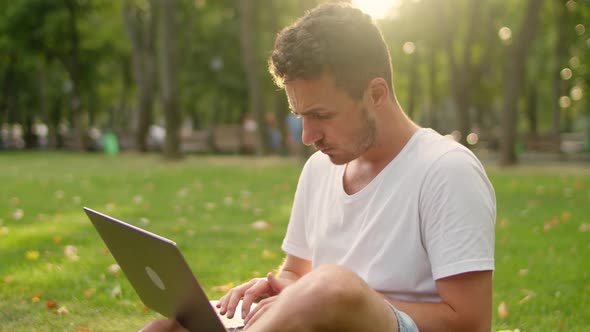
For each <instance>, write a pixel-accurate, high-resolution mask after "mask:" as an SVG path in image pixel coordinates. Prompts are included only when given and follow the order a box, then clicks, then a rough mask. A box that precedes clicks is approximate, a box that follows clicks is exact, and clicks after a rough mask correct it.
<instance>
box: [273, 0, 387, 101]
mask: <svg viewBox="0 0 590 332" xmlns="http://www.w3.org/2000/svg"><path fill="white" fill-rule="evenodd" d="M269 71H270V73H271V74H272V75H273V78H274V81H275V83H276V84H277V86H279V87H281V88H283V87H284V85H285V83H288V82H289V81H293V80H297V79H315V78H318V77H319V76H320V75H322V74H323V73H328V74H330V75H331V76H332V77H333V78H334V81H335V82H336V85H337V86H338V87H340V88H342V89H343V90H344V91H345V92H346V93H348V95H350V96H351V97H352V98H355V99H360V98H362V96H363V93H364V91H365V89H366V88H367V84H368V83H369V81H370V80H371V79H374V78H376V77H382V78H383V79H385V80H386V81H387V83H388V84H389V88H390V92H391V94H392V96H393V95H394V89H393V82H392V77H391V76H392V69H391V58H390V55H389V50H388V49H387V46H386V44H385V41H384V40H383V36H382V34H381V31H380V30H379V28H378V27H377V26H376V25H375V22H374V21H373V20H372V19H371V17H370V16H369V15H367V14H364V13H363V12H361V11H360V10H359V9H357V8H354V7H352V6H350V4H347V3H342V2H331V3H326V4H323V5H320V6H318V7H316V8H315V9H313V10H311V11H310V12H308V13H307V14H306V15H305V16H303V17H301V18H300V19H298V20H297V21H296V22H295V23H293V24H292V25H291V26H288V27H286V28H285V29H283V30H282V31H281V32H280V33H279V34H278V35H277V38H276V40H275V46H274V50H273V52H272V54H271V56H270V59H269Z"/></svg>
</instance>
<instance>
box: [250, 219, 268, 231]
mask: <svg viewBox="0 0 590 332" xmlns="http://www.w3.org/2000/svg"><path fill="white" fill-rule="evenodd" d="M250 226H251V227H252V228H254V229H256V230H259V231H262V230H267V229H270V228H271V227H272V225H271V224H270V223H269V222H267V221H265V220H257V221H255V222H253V223H252V225H250Z"/></svg>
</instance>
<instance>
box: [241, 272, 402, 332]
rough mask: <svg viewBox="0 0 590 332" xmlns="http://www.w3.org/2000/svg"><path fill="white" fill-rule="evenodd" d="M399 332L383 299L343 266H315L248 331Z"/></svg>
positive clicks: (394, 318) (287, 290)
mask: <svg viewBox="0 0 590 332" xmlns="http://www.w3.org/2000/svg"><path fill="white" fill-rule="evenodd" d="M275 331H277V332H278V331H281V332H289V331H306V332H307V331H376V332H386V331H391V332H397V319H396V316H395V314H394V312H393V311H392V310H391V308H390V307H389V306H388V305H387V303H386V302H385V301H384V300H383V298H382V297H381V296H380V295H379V294H377V293H376V292H375V291H373V290H372V289H370V288H369V286H368V285H367V284H366V283H365V282H364V281H363V280H362V279H361V278H359V277H358V276H357V275H356V274H354V273H353V272H351V271H350V270H348V269H345V268H343V267H340V266H336V265H330V266H323V267H319V268H317V269H315V270H314V271H312V272H310V273H308V274H307V275H305V276H303V277H302V278H301V279H299V280H298V281H297V282H296V283H294V284H293V285H291V286H289V287H287V288H286V289H285V290H284V291H283V292H282V293H281V294H280V295H279V296H278V297H277V300H276V301H274V303H273V304H272V306H271V307H270V308H269V309H268V311H267V312H266V313H264V315H262V317H260V319H259V320H258V321H256V322H255V323H254V324H253V325H252V327H251V328H249V329H248V332H275Z"/></svg>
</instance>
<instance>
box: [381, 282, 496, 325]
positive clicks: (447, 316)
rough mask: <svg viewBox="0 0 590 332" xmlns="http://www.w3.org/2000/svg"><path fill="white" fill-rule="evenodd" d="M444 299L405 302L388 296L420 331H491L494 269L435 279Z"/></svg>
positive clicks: (388, 299)
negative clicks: (433, 301) (434, 301)
mask: <svg viewBox="0 0 590 332" xmlns="http://www.w3.org/2000/svg"><path fill="white" fill-rule="evenodd" d="M436 287H437V288H438V291H439V294H440V298H441V302H440V303H417V302H404V301H399V300H395V299H392V298H389V297H387V296H385V295H383V296H384V297H386V299H387V301H389V302H391V303H392V304H393V305H394V306H395V307H396V308H397V309H399V310H401V311H403V312H405V313H407V314H408V315H409V316H410V317H411V318H412V319H413V320H414V322H415V323H416V325H417V326H418V328H419V330H420V331H421V332H428V331H476V332H480V331H481V332H483V331H486V332H489V331H490V328H491V322H492V271H483V272H468V273H463V274H459V275H455V276H451V277H447V278H443V279H439V280H437V281H436Z"/></svg>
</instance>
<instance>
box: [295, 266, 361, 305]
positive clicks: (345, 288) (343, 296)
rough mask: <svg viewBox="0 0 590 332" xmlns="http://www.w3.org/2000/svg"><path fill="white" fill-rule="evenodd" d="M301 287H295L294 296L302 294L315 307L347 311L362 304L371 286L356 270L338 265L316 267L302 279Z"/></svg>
mask: <svg viewBox="0 0 590 332" xmlns="http://www.w3.org/2000/svg"><path fill="white" fill-rule="evenodd" d="M299 281H300V282H301V284H300V285H298V286H300V287H298V289H293V291H294V293H296V294H293V296H301V297H302V299H303V300H304V301H305V302H311V303H309V304H310V305H313V306H315V307H324V308H326V307H330V308H334V309H337V310H343V311H346V309H347V308H350V307H354V306H357V305H360V304H362V302H363V301H365V300H366V298H367V293H368V292H369V291H370V288H369V287H368V286H367V285H366V283H365V282H364V281H363V280H362V279H361V278H359V277H358V276H357V275H356V274H355V273H354V272H352V271H350V270H348V269H346V268H344V267H342V266H338V265H325V266H321V267H318V268H316V269H315V270H313V271H312V272H310V273H309V274H307V275H306V276H305V277H303V278H302V279H301V280H299Z"/></svg>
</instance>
